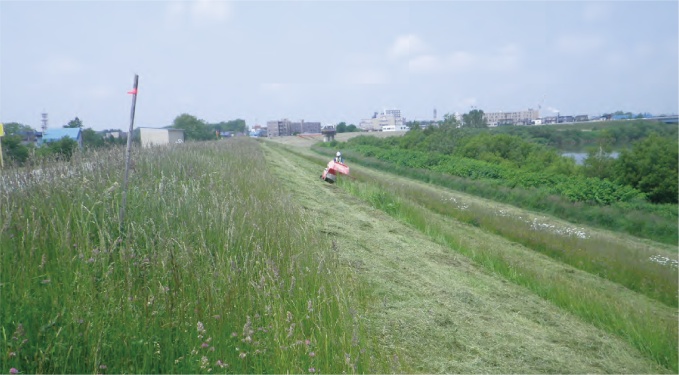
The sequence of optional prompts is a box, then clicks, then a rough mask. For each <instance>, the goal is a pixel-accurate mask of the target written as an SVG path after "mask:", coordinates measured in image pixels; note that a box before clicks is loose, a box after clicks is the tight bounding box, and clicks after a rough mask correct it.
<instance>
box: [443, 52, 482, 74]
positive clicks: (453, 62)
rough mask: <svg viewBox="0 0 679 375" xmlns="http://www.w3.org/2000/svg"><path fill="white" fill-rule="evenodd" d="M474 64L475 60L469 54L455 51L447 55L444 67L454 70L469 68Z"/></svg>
mask: <svg viewBox="0 0 679 375" xmlns="http://www.w3.org/2000/svg"><path fill="white" fill-rule="evenodd" d="M475 62H476V58H475V57H474V55H472V54H471V53H469V52H465V51H456V52H453V53H451V54H450V55H448V57H447V58H446V65H447V66H448V67H450V68H452V69H455V70H461V69H466V68H469V67H471V66H472V65H473V64H474V63H475Z"/></svg>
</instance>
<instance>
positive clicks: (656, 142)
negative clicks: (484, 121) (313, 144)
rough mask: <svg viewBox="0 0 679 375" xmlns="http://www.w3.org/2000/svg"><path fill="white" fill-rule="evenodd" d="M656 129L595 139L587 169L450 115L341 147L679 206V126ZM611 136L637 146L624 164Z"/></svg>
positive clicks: (625, 154) (525, 140) (468, 173)
mask: <svg viewBox="0 0 679 375" xmlns="http://www.w3.org/2000/svg"><path fill="white" fill-rule="evenodd" d="M644 127H645V128H644ZM517 128H518V127H517ZM541 128H543V127H541ZM642 128H643V129H642ZM656 128H657V126H656V124H653V123H650V124H641V123H637V124H636V127H635V126H634V125H630V126H628V125H625V126H624V127H621V128H620V129H622V130H620V129H617V130H614V128H609V129H608V130H604V131H601V132H600V133H599V136H598V138H596V139H597V140H598V141H599V142H598V143H597V142H594V144H595V145H596V146H595V147H591V148H590V149H589V151H588V157H587V158H586V159H585V161H584V164H583V165H582V166H580V165H577V164H576V163H575V161H574V160H573V159H571V158H568V157H564V156H562V155H561V153H560V151H559V150H558V149H556V148H554V147H550V146H548V145H545V144H543V143H542V142H539V141H535V138H534V137H526V136H523V135H520V133H517V134H509V133H503V132H494V131H488V130H480V129H476V128H471V127H464V126H460V124H459V123H458V122H457V120H456V119H455V118H454V117H449V116H447V117H446V119H445V120H444V121H443V122H442V123H441V125H440V126H438V127H427V128H425V129H420V128H417V127H414V128H413V129H411V130H410V131H408V132H407V133H406V134H405V135H404V136H402V137H388V138H384V139H379V138H376V137H366V136H364V137H356V138H353V139H351V140H349V141H348V142H347V143H345V144H343V145H341V147H345V148H347V149H356V150H363V151H364V152H366V151H369V152H370V153H373V154H374V155H375V156H377V155H380V156H382V157H386V158H389V159H393V160H396V159H398V160H399V162H401V163H407V164H410V165H412V166H414V167H418V168H426V169H432V170H435V169H437V168H438V169H446V170H450V171H451V172H453V173H457V174H462V175H461V176H462V177H472V178H490V179H503V180H505V183H507V184H510V185H512V186H514V185H526V186H530V185H532V184H537V186H540V185H543V184H550V183H556V182H558V183H559V186H564V189H565V188H567V189H568V190H569V191H568V194H569V195H570V196H574V197H575V196H577V197H582V198H578V200H582V199H584V200H589V199H590V198H588V197H590V196H591V193H592V192H595V193H596V197H595V198H594V199H596V200H597V201H599V202H602V203H605V202H610V201H614V200H617V199H619V198H618V196H617V195H616V194H618V193H615V191H625V193H624V194H623V195H624V196H625V197H628V198H629V197H633V196H636V195H634V194H628V193H627V192H626V191H627V190H625V189H624V188H623V187H625V186H627V187H630V188H633V189H635V190H637V191H639V192H641V193H643V195H644V196H645V198H646V199H647V200H648V201H650V202H652V203H677V197H678V195H679V191H678V190H679V189H678V188H677V186H678V182H677V181H678V178H679V177H678V159H679V155H678V149H679V146H678V142H677V136H676V133H677V131H676V125H673V126H668V127H665V128H662V129H664V130H662V131H660V132H656V131H654V129H656ZM672 129H673V130H672ZM522 131H523V130H522ZM611 134H627V136H625V139H626V140H628V142H630V143H629V146H630V147H628V148H626V149H624V150H621V151H620V155H619V157H618V158H614V157H613V156H612V152H611V141H610V135H611ZM631 134H635V135H634V136H631ZM588 136H589V135H588ZM583 137H584V136H583ZM630 139H633V141H629V140H630ZM365 146H371V147H372V148H370V147H365ZM379 149H382V150H394V151H396V153H394V152H389V153H385V152H383V151H379ZM368 156H370V155H368ZM453 159H454V161H453V162H451V163H448V162H449V161H451V160H453ZM464 160H475V161H478V162H482V164H478V163H476V164H474V163H468V162H465V161H464ZM446 163H447V164H446ZM444 164H446V166H445V168H444ZM559 176H563V177H559ZM564 177H565V178H569V179H571V181H576V180H578V181H579V180H582V181H583V182H582V184H579V185H578V184H575V182H573V185H572V186H576V185H577V186H580V187H579V188H578V189H581V190H588V191H581V192H580V191H579V192H576V191H573V187H572V186H570V187H566V185H565V183H562V178H564ZM597 181H600V182H597ZM616 186H617V187H616ZM621 189H622V190H621ZM607 195H610V196H607Z"/></svg>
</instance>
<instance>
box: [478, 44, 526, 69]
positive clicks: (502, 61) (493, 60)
mask: <svg viewBox="0 0 679 375" xmlns="http://www.w3.org/2000/svg"><path fill="white" fill-rule="evenodd" d="M485 60H486V67H487V68H488V69H490V70H500V71H508V70H514V69H516V68H518V67H519V61H520V60H521V49H520V48H519V47H518V46H517V45H516V44H512V43H510V44H507V45H505V46H503V47H501V48H500V49H498V50H497V53H496V54H494V55H491V56H488V57H487V58H486V59H485Z"/></svg>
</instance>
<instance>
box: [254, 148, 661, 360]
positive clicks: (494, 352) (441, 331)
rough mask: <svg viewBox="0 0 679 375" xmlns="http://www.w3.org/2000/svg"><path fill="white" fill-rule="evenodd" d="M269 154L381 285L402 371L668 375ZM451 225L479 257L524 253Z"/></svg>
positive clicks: (383, 330) (377, 322) (391, 345)
mask: <svg viewBox="0 0 679 375" xmlns="http://www.w3.org/2000/svg"><path fill="white" fill-rule="evenodd" d="M301 146H305V144H301ZM263 147H264V148H265V150H266V155H267V159H268V160H269V163H270V165H271V168H272V169H273V170H274V172H275V173H276V174H277V175H278V176H279V180H278V181H276V184H280V185H282V186H281V187H284V188H285V189H286V190H287V189H289V190H291V191H294V195H295V197H296V199H297V200H298V201H299V202H300V203H301V204H302V205H303V206H304V207H305V208H306V209H307V210H308V211H309V212H310V214H311V215H313V216H314V217H315V221H314V222H315V225H316V226H317V228H318V230H319V231H322V232H324V233H326V234H327V235H328V236H330V237H332V238H333V239H334V241H335V242H336V244H337V251H338V252H339V255H340V258H341V259H342V260H343V261H344V262H345V264H346V265H347V266H350V267H352V268H354V269H356V270H357V271H358V273H359V274H360V277H361V278H362V280H363V281H364V282H365V283H368V284H369V285H371V286H372V290H373V291H374V296H375V301H374V303H373V305H372V311H369V312H368V314H367V316H368V317H369V319H370V322H369V324H368V325H369V327H371V329H372V330H374V332H375V335H376V336H377V337H378V340H379V342H380V344H381V345H382V346H384V348H385V349H386V350H387V351H390V352H395V353H397V355H398V356H399V359H400V361H399V362H400V363H401V364H403V366H404V367H403V368H401V369H396V371H400V372H432V373H433V372H445V373H480V372H485V373H603V372H606V373H649V372H651V373H660V372H667V370H666V369H664V368H662V367H660V366H658V365H657V364H656V363H655V362H653V361H651V360H650V359H648V358H647V357H645V356H643V355H642V354H641V353H640V352H639V351H638V350H636V349H635V348H633V347H632V346H631V345H630V344H628V343H627V342H625V341H623V340H622V339H621V338H619V337H617V336H615V335H612V334H610V333H608V332H605V331H603V330H601V329H599V328H596V327H594V326H593V325H591V324H587V323H585V322H583V321H582V320H581V319H579V318H577V317H575V316H574V315H572V314H569V313H567V312H564V310H562V309H560V308H558V307H556V306H555V305H553V304H551V303H549V302H547V301H545V300H543V299H542V298H540V297H538V296H537V295H535V294H533V293H531V292H530V291H528V290H527V289H526V288H523V287H520V286H517V285H515V284H512V283H509V282H507V281H506V280H505V279H503V278H501V277H498V276H496V275H494V274H492V273H490V272H488V271H486V270H484V269H483V268H482V267H481V266H479V265H477V264H476V263H474V262H473V261H471V260H470V259H469V258H467V257H465V256H463V255H460V254H457V253H455V252H453V251H452V250H451V249H450V248H448V247H445V246H442V245H439V244H437V243H436V242H434V241H433V240H432V239H431V238H428V237H427V236H425V235H424V234H422V233H421V232H419V231H417V230H415V229H414V228H412V227H410V226H408V225H405V224H403V223H401V222H399V221H397V220H395V219H393V218H392V217H390V216H388V215H387V214H385V213H384V212H382V211H380V210H378V209H375V208H372V207H370V205H368V204H366V203H364V202H363V201H362V200H359V199H358V198H355V197H353V196H351V195H350V194H348V193H347V192H345V191H343V190H341V189H340V188H338V187H337V186H334V185H329V184H327V183H324V182H322V181H320V179H319V178H318V177H319V174H320V173H321V169H319V166H318V165H317V164H316V163H313V162H310V161H309V160H307V159H305V158H303V157H300V156H298V155H296V154H295V153H291V152H287V151H286V150H285V149H283V148H281V147H279V146H277V145H273V144H269V143H266V142H265V143H263ZM296 151H301V152H310V151H308V150H306V149H304V147H300V148H299V149H297V150H296ZM352 168H356V169H361V170H362V171H366V173H369V172H367V170H366V169H363V168H358V167H354V166H353V165H352ZM390 178H393V179H395V180H399V178H398V177H395V176H390ZM449 225H450V226H451V228H454V229H453V230H455V231H456V232H457V233H458V237H459V238H460V241H464V242H465V244H466V246H472V247H475V248H477V249H478V250H479V251H483V249H484V247H495V248H507V249H514V248H520V247H521V246H520V245H517V244H515V243H512V242H510V241H508V240H506V239H504V238H502V237H499V236H497V235H493V234H489V233H485V232H483V231H481V230H480V229H479V228H475V227H472V226H469V225H463V224H460V223H458V222H455V221H452V220H451V221H450V223H449ZM535 257H536V258H540V259H542V260H543V261H547V262H549V259H548V258H546V257H544V256H541V255H539V254H535ZM555 263H556V262H555ZM558 267H560V268H564V267H562V266H561V265H558ZM569 272H574V274H575V275H576V277H577V276H581V274H582V273H581V272H579V271H577V270H575V271H573V270H570V269H569ZM582 277H586V275H584V276H582Z"/></svg>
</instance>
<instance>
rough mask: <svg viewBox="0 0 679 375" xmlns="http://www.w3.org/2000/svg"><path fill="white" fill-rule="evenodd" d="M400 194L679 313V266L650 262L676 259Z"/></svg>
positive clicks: (438, 197) (435, 198) (441, 197)
mask: <svg viewBox="0 0 679 375" xmlns="http://www.w3.org/2000/svg"><path fill="white" fill-rule="evenodd" d="M369 164H370V163H368V165H369ZM382 170H385V169H382ZM399 189H408V188H407V187H399ZM400 194H401V195H407V196H408V197H409V198H410V199H413V200H414V201H416V202H418V203H420V204H422V205H424V206H426V207H428V208H430V209H431V210H433V211H434V212H437V213H440V214H443V215H447V216H450V217H454V218H456V219H458V220H461V221H464V222H467V223H471V224H473V225H476V226H480V227H482V228H484V229H485V230H489V231H492V232H494V233H497V234H500V235H502V236H504V237H506V238H509V239H511V240H513V241H516V242H519V243H521V244H523V245H526V246H528V247H530V248H532V249H534V250H537V251H540V252H542V253H543V254H546V255H548V256H550V257H552V258H554V259H558V260H560V261H562V262H564V263H567V264H569V265H571V266H574V267H576V268H579V269H581V270H584V271H587V272H590V273H592V274H596V275H598V276H601V277H604V278H607V279H609V280H611V281H614V282H616V283H619V284H621V285H623V286H625V287H627V288H629V289H631V290H634V291H637V292H640V293H643V294H645V295H647V296H648V297H650V298H653V299H656V300H658V301H661V302H663V303H665V304H667V305H668V306H673V307H677V304H678V300H677V298H678V291H679V285H678V284H679V283H678V281H677V276H678V272H677V267H676V263H675V265H674V266H672V265H671V264H661V263H658V262H654V261H649V258H651V257H656V256H659V255H660V256H661V258H662V259H666V260H670V259H671V258H670V256H672V258H674V259H675V262H676V254H656V253H653V252H648V251H642V250H639V249H638V248H634V247H629V246H626V244H625V243H610V242H609V241H604V240H601V239H600V238H598V237H596V236H589V235H588V234H587V233H585V232H584V231H582V230H580V229H578V228H577V227H572V228H565V229H556V230H554V229H550V228H549V227H545V228H541V227H542V226H545V225H544V224H542V223H539V222H537V221H527V220H525V219H523V218H520V217H513V216H508V215H503V214H502V212H498V211H497V210H491V209H488V208H485V207H471V208H461V207H459V205H457V204H456V203H455V202H452V201H447V200H448V199H449V198H447V197H446V196H445V194H432V193H426V194H425V193H422V192H421V191H419V190H413V189H410V190H409V191H403V192H401V193H400ZM599 209H600V210H602V209H601V208H599ZM602 213H606V211H605V210H603V211H602ZM564 234H566V235H564Z"/></svg>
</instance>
